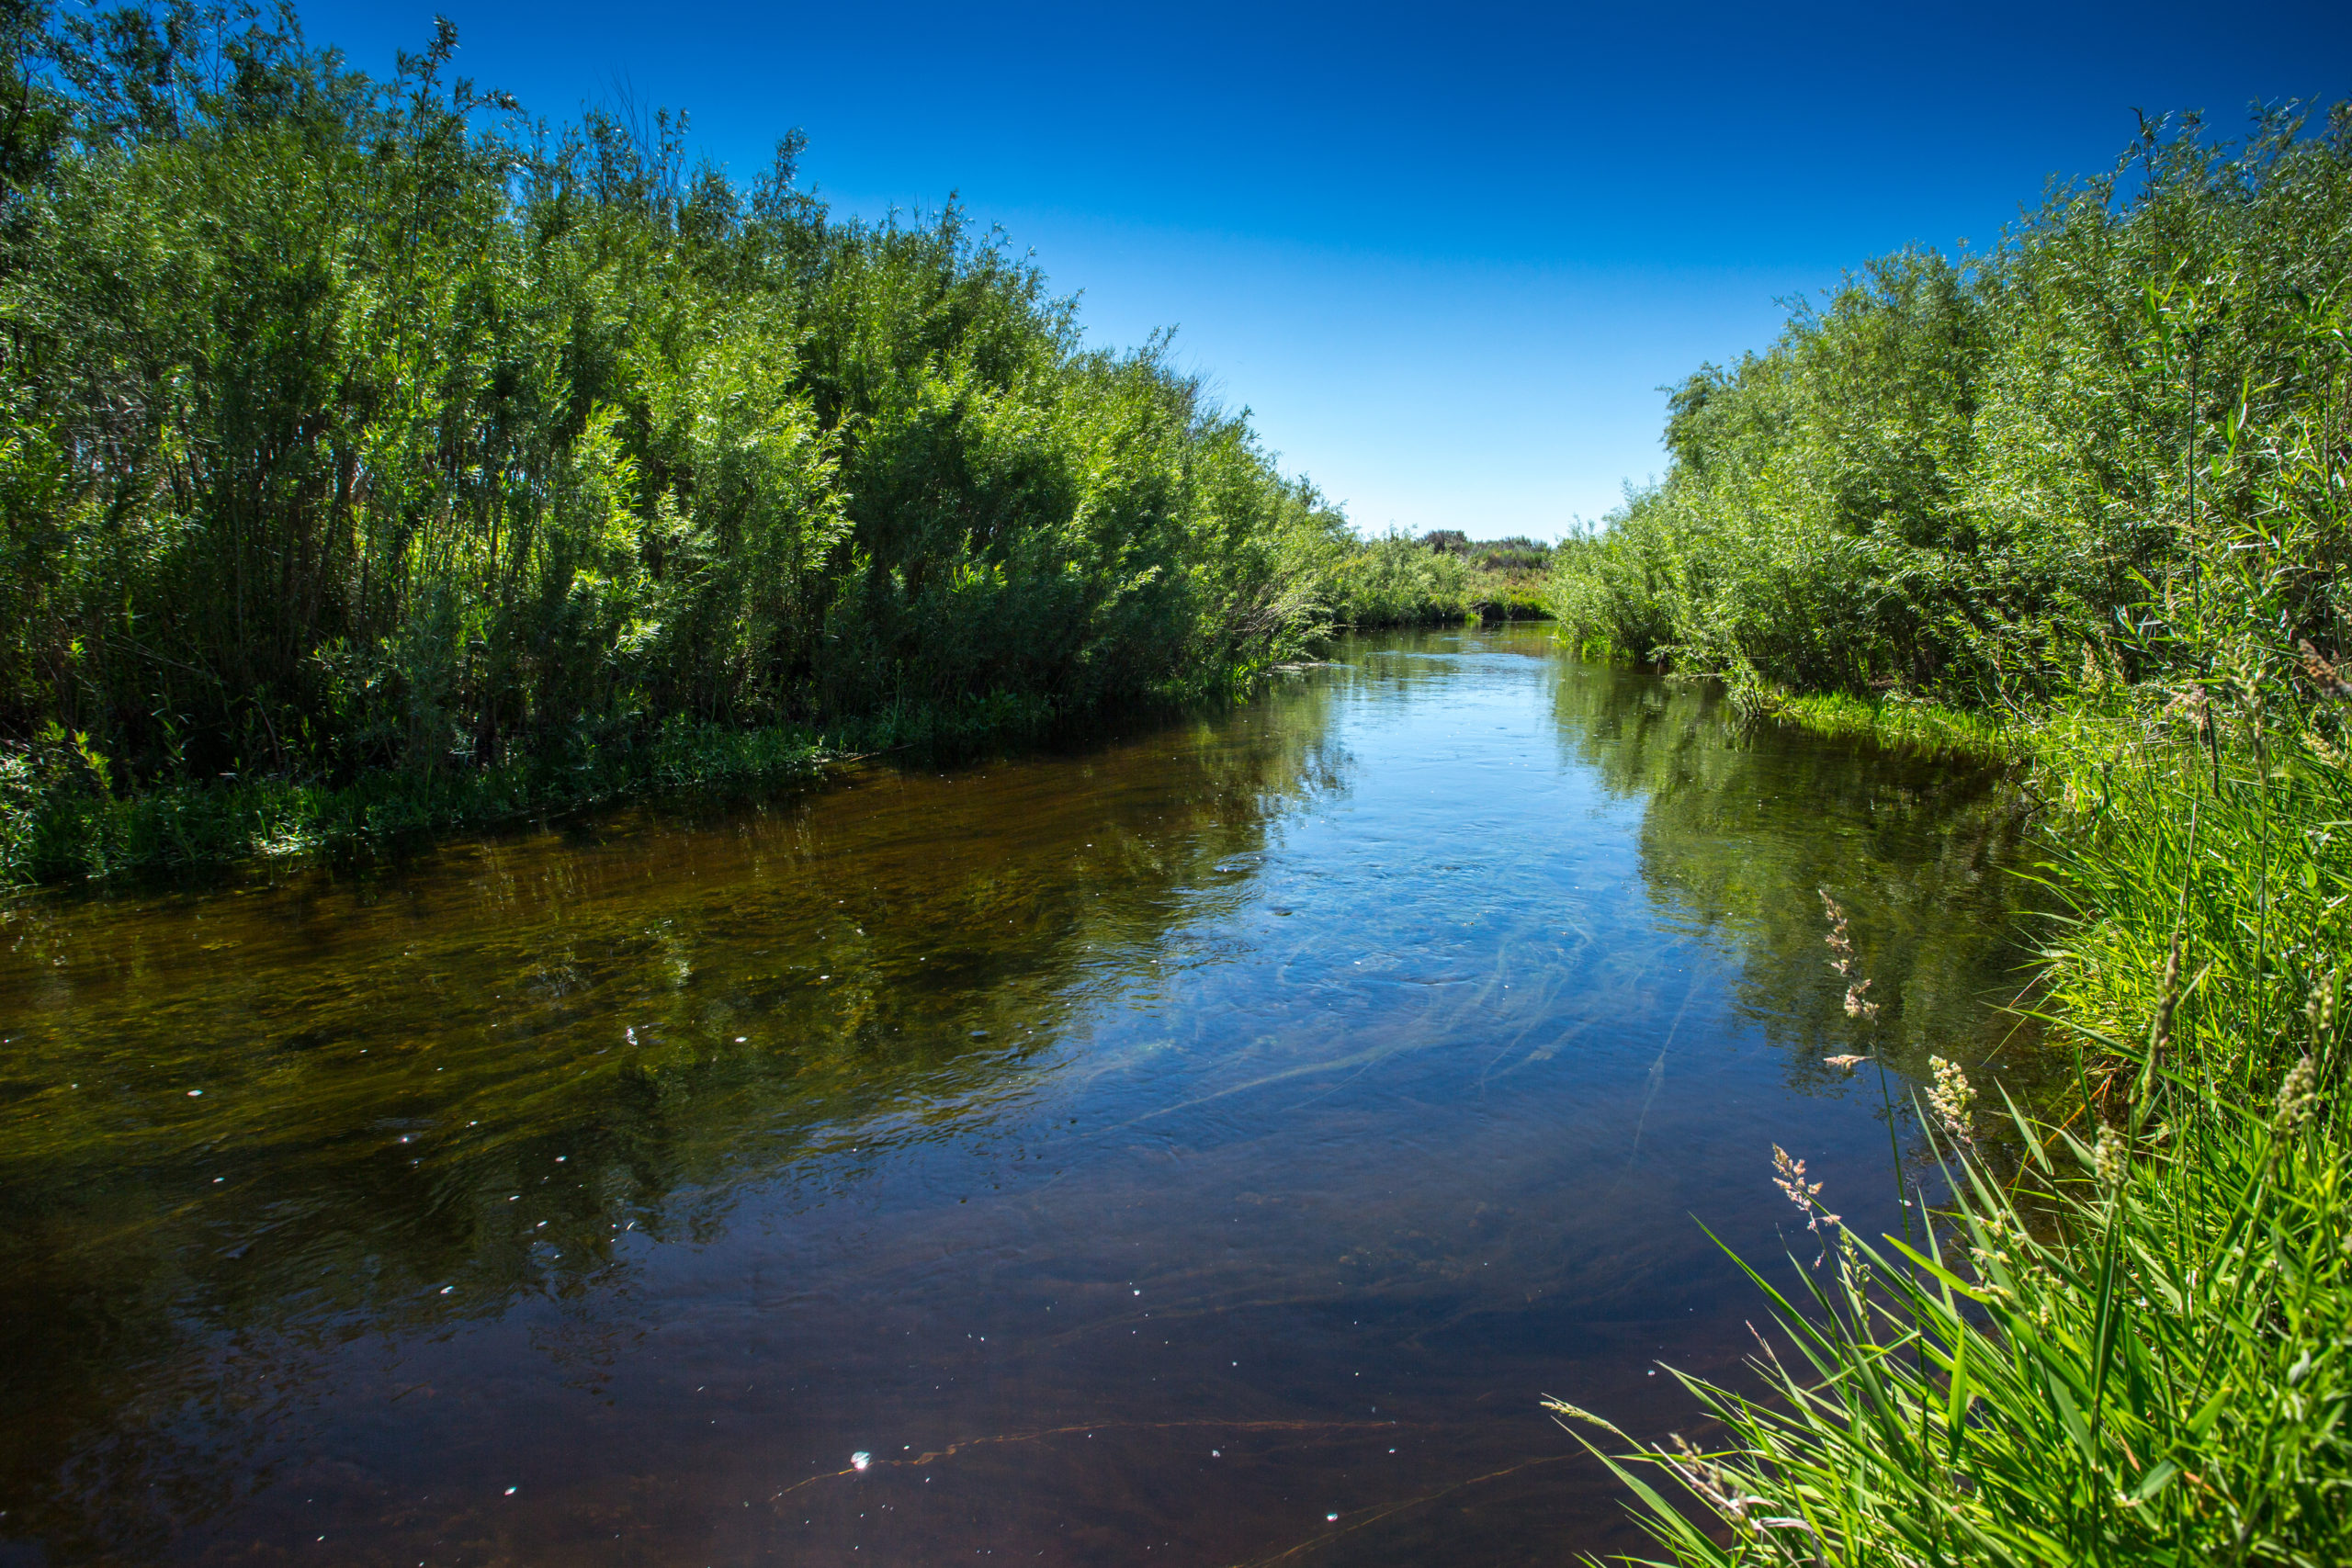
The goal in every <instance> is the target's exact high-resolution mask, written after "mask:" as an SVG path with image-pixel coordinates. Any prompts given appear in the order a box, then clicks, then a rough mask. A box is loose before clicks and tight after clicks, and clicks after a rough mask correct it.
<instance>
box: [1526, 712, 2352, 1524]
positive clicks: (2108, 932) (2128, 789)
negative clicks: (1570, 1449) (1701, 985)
mask: <svg viewBox="0 0 2352 1568" xmlns="http://www.w3.org/2000/svg"><path fill="white" fill-rule="evenodd" d="M2077 761H2080V759H2077ZM2093 773H2094V775H2095V777H2096V778H2097V780H2098V784H2097V786H2096V787H2099V788H2101V789H2102V790H2103V792H2104V793H2103V795H2102V797H2101V800H2100V804H2099V807H2098V816H2097V818H2096V819H2095V820H2094V821H2092V822H2090V823H2088V824H2086V825H2084V826H2083V827H2082V829H2081V835H2082V836H2080V837H2077V838H2075V839H2072V840H2070V845H2071V847H2070V849H2069V850H2068V852H2067V853H2066V854H2065V857H2064V876H2065V882H2066V885H2067V886H2069V887H2070V888H2072V889H2073V890H2074V894H2075V897H2076V899H2077V900H2078V901H2079V902H2078V905H2077V909H2078V916H2077V919H2076V920H2075V923H2074V924H2073V925H2072V926H2071V928H2069V929H2068V931H2067V932H2066V934H2065V936H2064V939H2063V941H2062V942H2060V943H2059V945H2058V947H2057V950H2056V953H2055V954H2054V968H2053V974H2052V979H2053V985H2052V990H2051V993H2050V996H2049V998H2048V1001H2047V1003H2046V1012H2047V1016H2048V1017H2049V1018H2050V1020H2051V1021H2052V1025H2053V1036H2054V1039H2053V1048H2054V1049H2058V1050H2062V1051H2071V1052H2072V1053H2073V1054H2074V1055H2075V1060H2076V1063H2077V1076H2076V1081H2075V1093H2074V1095H2073V1096H2071V1097H2069V1099H2068V1100H2066V1101H2064V1102H2062V1103H2059V1104H2056V1105H2052V1106H2046V1107H2034V1108H2021V1107H2015V1106H2003V1107H2001V1108H1999V1109H1998V1110H1996V1111H1993V1112H1991V1113H1990V1114H1989V1115H1988V1114H1987V1113H1986V1111H1985V1107H1984V1106H1983V1105H1982V1104H1981V1102H1980V1103H1979V1104H1978V1105H1977V1106H1975V1107H1973V1109H1972V1110H1971V1111H1966V1112H1962V1113H1961V1114H1952V1113H1951V1112H1952V1111H1954V1110H1955V1109H1956V1108H1955V1107H1953V1106H1952V1105H1951V1096H1950V1095H1946V1096H1945V1097H1944V1103H1943V1104H1942V1105H1941V1106H1940V1107H1939V1104H1938V1102H1937V1098H1936V1093H1935V1090H1934V1089H1928V1091H1927V1092H1926V1094H1925V1096H1924V1097H1923V1103H1922V1107H1921V1113H1922V1120H1923V1122H1925V1123H1926V1124H1927V1125H1928V1126H1929V1127H1931V1128H1932V1129H1934V1133H1933V1134H1932V1135H1933V1137H1934V1139H1935V1142H1936V1145H1937V1153H1938V1155H1939V1158H1940V1160H1941V1163H1942V1167H1943V1170H1944V1172H1945V1177H1946V1179H1947V1181H1948V1183H1949V1195H1948V1196H1947V1197H1946V1198H1945V1200H1944V1201H1943V1202H1942V1204H1941V1206H1940V1208H1939V1210H1938V1212H1937V1213H1935V1214H1934V1217H1933V1224H1932V1227H1931V1228H1930V1230H1929V1231H1928V1234H1926V1235H1922V1236H1919V1237H1916V1238H1912V1239H1911V1240H1908V1241H1906V1240H1904V1239H1900V1238H1896V1237H1893V1236H1887V1237H1883V1238H1878V1239H1875V1240H1872V1239H1869V1238H1864V1237H1861V1236H1859V1235H1855V1234H1854V1233H1853V1232H1852V1231H1850V1230H1849V1229H1848V1228H1846V1227H1845V1226H1843V1225H1842V1224H1838V1223H1837V1222H1835V1221H1834V1220H1830V1219H1829V1218H1828V1217H1827V1216H1828V1215H1829V1213H1830V1212H1831V1210H1832V1208H1833V1207H1834V1206H1835V1205H1836V1204H1837V1203H1838V1201H1839V1199H1840V1196H1841V1195H1840V1194H1837V1193H1834V1192H1827V1193H1825V1192H1812V1191H1808V1192H1806V1193H1805V1194H1804V1201H1803V1203H1802V1204H1801V1205H1800V1207H1801V1209H1802V1214H1801V1217H1802V1218H1803V1219H1804V1221H1805V1222H1807V1223H1808V1224H1821V1225H1822V1226H1824V1227H1825V1228H1826V1232H1827V1235H1829V1237H1830V1238H1831V1242H1830V1245H1829V1246H1827V1247H1825V1249H1824V1251H1825V1254H1826V1259H1825V1261H1823V1262H1821V1263H1818V1264H1816V1263H1815V1262H1814V1261H1813V1260H1811V1259H1805V1258H1792V1260H1791V1262H1792V1267H1793V1273H1794V1275H1795V1277H1796V1279H1797V1280H1798V1285H1797V1287H1796V1288H1795V1289H1793V1290H1792V1289H1789V1288H1787V1287H1786V1286H1785V1285H1784V1284H1782V1283H1781V1280H1783V1278H1784V1276H1783V1275H1782V1274H1781V1271H1780V1270H1778V1269H1765V1268H1761V1267H1755V1268H1751V1269H1750V1273H1751V1278H1752V1279H1753V1280H1755V1282H1756V1284H1757V1285H1758V1288H1759V1290H1760V1291H1761V1292H1763V1293H1764V1294H1765V1297H1766V1299H1767V1301H1768V1303H1769V1304H1770V1307H1771V1309H1772V1311H1773V1316H1774V1320H1775V1322H1776V1324H1777V1326H1778V1329H1779V1334H1778V1336H1777V1337H1778V1339H1779V1341H1780V1345H1781V1348H1779V1349H1775V1350H1771V1351H1768V1352H1767V1353H1765V1354H1764V1355H1762V1356H1760V1357H1758V1359H1757V1360H1756V1363H1755V1371H1756V1372H1757V1374H1758V1378H1759V1380H1760V1382H1761V1392H1757V1391H1754V1390H1749V1391H1735V1390H1733V1389H1730V1388H1728V1387H1724V1386H1722V1385H1718V1384H1713V1383H1709V1382H1704V1381H1702V1380H1699V1379H1695V1378H1685V1379H1684V1382H1685V1385H1686V1386H1687V1387H1688V1388H1689V1389H1690V1391H1691V1393H1693V1394H1694V1395H1695V1396H1696V1397H1697V1399H1698V1401H1699V1404H1700V1405H1701V1407H1702V1410H1703V1411H1704V1412H1705V1414H1706V1416H1708V1417H1710V1418H1711V1419H1710V1420H1709V1421H1708V1423H1707V1428H1706V1429H1704V1430H1703V1431H1702V1433H1701V1438H1700V1440H1699V1441H1698V1442H1696V1443H1686V1442H1682V1441H1679V1440H1678V1441H1674V1442H1669V1443H1668V1444H1665V1445H1659V1446H1652V1447H1637V1448H1635V1449H1634V1450H1630V1451H1628V1450H1619V1451H1618V1452H1616V1453H1615V1454H1614V1455H1613V1456H1612V1457H1611V1459H1610V1461H1609V1462H1610V1463H1611V1465H1612V1467H1613V1468H1615V1469H1616V1470H1617V1472H1618V1473H1619V1474H1621V1475H1622V1476H1623V1478H1624V1479H1625V1481H1626V1482H1627V1483H1628V1484H1629V1485H1630V1486H1631V1487H1632V1488H1633V1489H1634V1495H1635V1497H1636V1499H1637V1505H1638V1509H1639V1512H1640V1514H1641V1517H1643V1519H1644V1520H1645V1523H1646V1525H1647V1526H1648V1528H1649V1529H1650V1531H1651V1533H1652V1534H1653V1536H1654V1537H1655V1539H1656V1540H1657V1542H1658V1543H1659V1545H1660V1546H1661V1547H1663V1548H1664V1549H1665V1551H1666V1553H1667V1555H1666V1556H1665V1557H1664V1558H1662V1559H1659V1561H1663V1562H1674V1563H1680V1564H1702V1563H1703V1564H1727V1563H1762V1562H1792V1563H1812V1562H1826V1563H1838V1564H1852V1565H1855V1568H1861V1565H1864V1564H1868V1565H1871V1568H1879V1565H1884V1564H1909V1563H1921V1564H1926V1563H1939V1564H1941V1563H1949V1564H1955V1565H1957V1564H1962V1563H1968V1564H1978V1563H1998V1564H2015V1565H2018V1568H2027V1565H2034V1564H2053V1563H2065V1564H2074V1563H2081V1564H2093V1563H2099V1564H2106V1563H2131V1564H2140V1563H2188V1562H2227V1563H2264V1564H2271V1563H2279V1564H2286V1563H2292V1564H2308V1565H2312V1568H2317V1565H2320V1564H2328V1563H2338V1562H2345V1561H2347V1560H2352V1190H2348V1189H2347V1181H2348V1180H2352V1163H2348V1158H2352V1145H2348V1144H2347V1137H2346V1134H2347V1127H2346V1117H2345V1111H2344V1106H2343V1103H2342V1084H2343V1081H2344V1068H2345V1031H2344V1026H2343V1019H2342V1013H2341V1008H2340V996H2341V976H2342V971H2341V968H2340V964H2341V954H2342V953H2343V949H2344V938H2345V934H2346V933H2345V929H2344V919H2343V917H2342V913H2341V911H2342V908H2344V906H2345V903H2346V899H2347V897H2352V848H2347V847H2346V845H2345V844H2344V842H2343V840H2344V838H2345V833H2344V825H2345V824H2346V823H2352V774H2347V773H2346V771H2345V770H2344V768H2343V767H2342V766H2341V765H2340V764H2339V763H2338V762H2336V761H2334V760H2333V759H2331V758H2328V757H2325V756H2320V755H2313V754H2312V753H2310V752H2308V751H2305V750H2301V749H2294V750H2290V751H2288V752H2286V753H2283V754H2282V753H2278V752H2274V753H2272V754H2271V755H2270V756H2268V757H2267V759H2266V765H2265V766H2264V767H2262V768H2259V769H2257V768H2255V767H2253V766H2250V765H2245V764H2242V763H2241V764H2237V765H2228V764H2225V766H2224V769H2223V771H2222V775H2221V781H2220V784H2219V785H2218V787H2217V786H2216V785H2215V784H2214V783H2213V780H2212V777H2211V768H2210V759H2209V758H2208V757H2206V756H2203V755H2199V754H2197V753H2195V752H2191V751H2189V750H2187V749H2186V748H2174V749H2170V750H2163V751H2159V752H2157V753H2155V754H2154V755H2149V756H2143V757H2140V758H2138V759H2136V760H2134V761H2132V762H2131V764H2130V766H2129V768H2128V770H2121V769H2117V768H2115V767H2113V766H2112V765H2111V759H2110V760H2108V761H2102V763H2101V764H2100V765H2099V766H2098V767H2097V768H2095V769H2094V770H2093ZM2183 807H2187V809H2183ZM2035 1112H2040V1114H2035ZM1995 1123H2005V1124H2006V1125H2007V1130H2008V1131H2010V1132H2013V1133H2014V1134H2015V1139H2014V1142H2015V1143H2016V1144H2021V1145H2022V1146H2024V1147H2025V1148H2026V1149H2027V1150H2029V1151H2030V1156H2029V1157H2028V1158H2027V1159H2026V1160H2025V1161H2024V1162H2023V1165H2022V1168H2019V1167H2018V1165H2017V1164H2014V1163H2010V1162H2006V1161H2005V1162H1996V1161H1994V1160H1992V1159H1989V1158H1987V1157H1985V1155H1983V1154H1982V1153H1980V1150H1979V1145H1978V1143H1977V1142H1976V1139H1977V1137H1978V1136H1979V1135H1980V1134H1986V1133H1988V1132H1991V1131H1993V1130H1995V1125H1994V1124H1995ZM2005 1142H2006V1141H2005ZM1986 1143H1987V1144H1989V1143H1990V1139H1989V1138H1988V1139H1986ZM1769 1174H1770V1173H1769V1171H1768V1169H1767V1168H1766V1165H1765V1162H1764V1161H1763V1160H1762V1159H1761V1158H1759V1160H1758V1173H1757V1176H1758V1180H1759V1181H1761V1180H1764V1179H1768V1177H1769ZM1784 1190H1785V1188H1784ZM1555 1408H1558V1409H1560V1410H1561V1411H1562V1412H1563V1414H1565V1415H1568V1416H1584V1413H1583V1412H1580V1411H1576V1410H1574V1409H1573V1407H1570V1406H1566V1405H1555ZM1612 1446H1613V1445H1612ZM1693 1505H1695V1506H1693Z"/></svg>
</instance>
